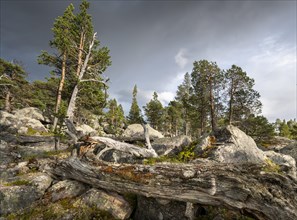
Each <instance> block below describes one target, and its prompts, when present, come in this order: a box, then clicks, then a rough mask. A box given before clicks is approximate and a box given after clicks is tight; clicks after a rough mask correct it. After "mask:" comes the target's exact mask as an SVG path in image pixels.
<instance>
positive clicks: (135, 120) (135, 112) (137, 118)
mask: <svg viewBox="0 0 297 220" xmlns="http://www.w3.org/2000/svg"><path fill="white" fill-rule="evenodd" d="M127 119H128V123H129V124H142V123H143V118H142V115H141V110H140V108H139V106H138V103H137V86H136V85H135V86H134V88H133V98H132V104H131V108H130V111H129V115H128V117H127Z"/></svg>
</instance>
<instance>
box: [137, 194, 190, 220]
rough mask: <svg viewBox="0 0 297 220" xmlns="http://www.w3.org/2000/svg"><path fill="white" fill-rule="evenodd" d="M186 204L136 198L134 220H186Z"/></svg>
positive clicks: (141, 197) (142, 197)
mask: <svg viewBox="0 0 297 220" xmlns="http://www.w3.org/2000/svg"><path fill="white" fill-rule="evenodd" d="M185 212H186V203H185V202H178V201H170V200H165V199H162V200H161V199H155V198H147V197H144V196H138V198H137V210H136V213H135V217H134V220H188V218H187V217H186V216H185Z"/></svg>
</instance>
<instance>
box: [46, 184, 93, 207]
mask: <svg viewBox="0 0 297 220" xmlns="http://www.w3.org/2000/svg"><path fill="white" fill-rule="evenodd" d="M86 190H87V187H86V185H84V184H83V183H80V182H77V181H74V180H64V181H59V182H58V183H56V184H54V185H53V186H52V187H51V188H49V190H48V191H47V194H48V196H49V197H50V199H51V201H52V202H56V201H58V200H61V199H65V198H74V197H77V196H79V195H81V194H82V193H84V192H86Z"/></svg>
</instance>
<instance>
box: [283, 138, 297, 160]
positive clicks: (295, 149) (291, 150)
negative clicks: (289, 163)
mask: <svg viewBox="0 0 297 220" xmlns="http://www.w3.org/2000/svg"><path fill="white" fill-rule="evenodd" d="M279 152H280V153H282V154H286V155H290V156H291V157H293V158H294V159H295V161H297V141H295V142H293V143H291V144H289V145H287V146H285V147H283V148H282V149H281V150H280V151H279Z"/></svg>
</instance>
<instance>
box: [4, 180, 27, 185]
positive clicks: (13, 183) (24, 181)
mask: <svg viewBox="0 0 297 220" xmlns="http://www.w3.org/2000/svg"><path fill="white" fill-rule="evenodd" d="M30 184H31V182H30V181H28V180H15V181H13V182H8V183H5V184H4V185H5V186H28V185H30Z"/></svg>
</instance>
